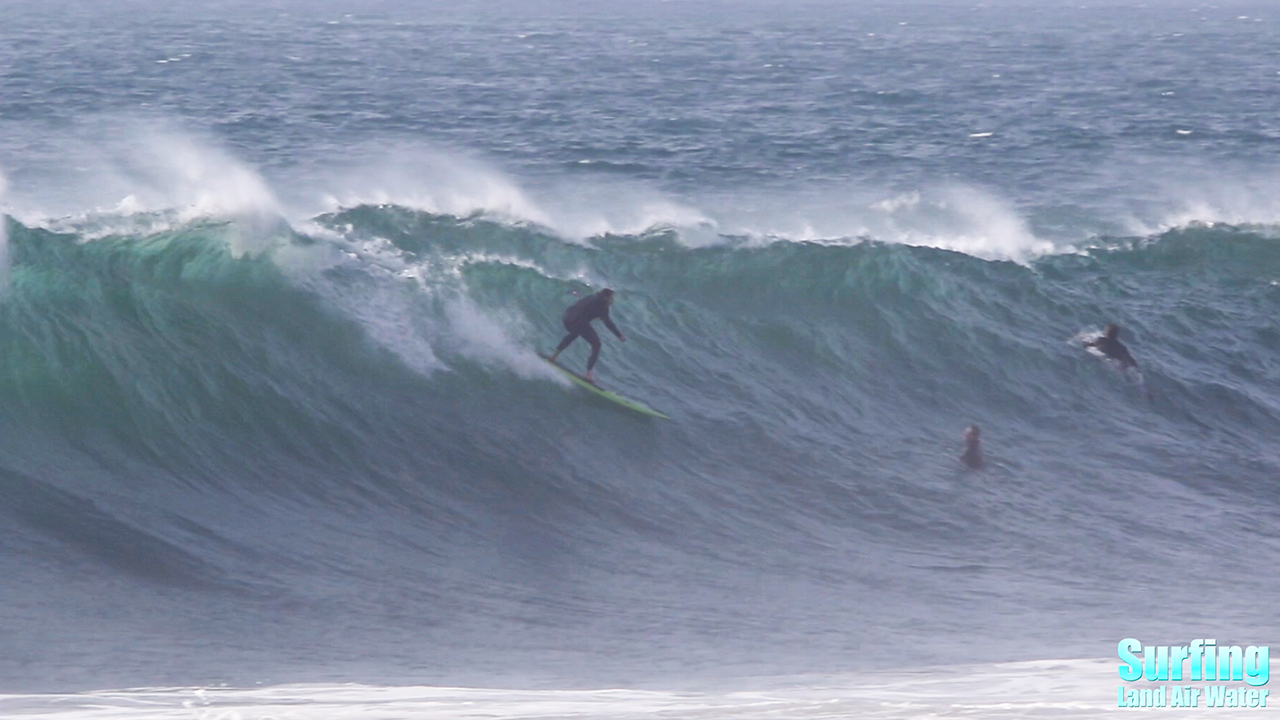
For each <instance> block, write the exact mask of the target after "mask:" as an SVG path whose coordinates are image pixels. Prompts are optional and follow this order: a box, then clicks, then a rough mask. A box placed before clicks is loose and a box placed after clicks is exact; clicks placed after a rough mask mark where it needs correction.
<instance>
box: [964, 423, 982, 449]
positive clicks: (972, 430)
mask: <svg viewBox="0 0 1280 720" xmlns="http://www.w3.org/2000/svg"><path fill="white" fill-rule="evenodd" d="M981 438H982V430H981V429H980V428H979V427H978V426H977V425H970V426H969V427H968V428H967V429H966V430H965V431H964V440H965V442H967V443H969V444H970V445H972V444H974V443H976V442H977V441H978V440H980V439H981Z"/></svg>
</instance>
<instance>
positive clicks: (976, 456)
mask: <svg viewBox="0 0 1280 720" xmlns="http://www.w3.org/2000/svg"><path fill="white" fill-rule="evenodd" d="M960 462H962V463H964V464H965V465H968V466H969V468H970V469H972V470H981V469H982V466H983V465H986V464H987V461H986V460H985V459H984V458H983V457H982V430H980V429H979V428H978V426H977V425H970V426H969V427H968V429H966V430H965V431H964V454H962V455H961V456H960Z"/></svg>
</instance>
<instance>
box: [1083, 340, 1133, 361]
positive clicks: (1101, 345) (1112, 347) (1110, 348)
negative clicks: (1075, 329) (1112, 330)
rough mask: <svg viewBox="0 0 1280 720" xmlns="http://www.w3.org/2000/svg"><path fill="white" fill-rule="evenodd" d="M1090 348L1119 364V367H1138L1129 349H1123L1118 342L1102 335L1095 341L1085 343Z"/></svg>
mask: <svg viewBox="0 0 1280 720" xmlns="http://www.w3.org/2000/svg"><path fill="white" fill-rule="evenodd" d="M1087 344H1088V345H1090V346H1092V347H1096V348H1098V351H1099V352H1101V353H1102V354H1103V355H1106V356H1107V357H1109V358H1111V359H1112V360H1115V361H1116V362H1118V363H1120V367H1122V368H1127V367H1138V361H1137V360H1134V359H1133V356H1132V355H1130V354H1129V348H1127V347H1125V346H1124V345H1123V344H1122V343H1121V342H1120V341H1119V340H1117V339H1115V338H1110V337H1107V336H1106V335H1103V336H1102V337H1100V338H1098V339H1097V340H1091V341H1089V342H1088V343H1087Z"/></svg>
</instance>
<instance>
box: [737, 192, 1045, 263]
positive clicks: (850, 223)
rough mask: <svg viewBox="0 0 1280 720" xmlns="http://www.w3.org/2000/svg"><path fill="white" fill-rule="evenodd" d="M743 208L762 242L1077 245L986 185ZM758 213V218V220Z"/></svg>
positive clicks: (745, 229)
mask: <svg viewBox="0 0 1280 720" xmlns="http://www.w3.org/2000/svg"><path fill="white" fill-rule="evenodd" d="M753 205H754V206H755V208H756V209H755V210H754V211H748V212H743V211H735V212H733V214H734V215H737V216H740V217H743V218H744V220H745V223H746V224H745V225H744V226H742V227H741V228H740V229H737V228H733V227H732V226H730V225H729V224H728V223H727V222H723V223H721V225H722V226H724V227H726V228H728V229H727V233H728V234H730V235H734V234H742V235H746V236H748V237H752V238H755V239H756V240H757V241H758V242H777V241H795V242H816V243H824V244H851V243H859V242H864V241H866V240H877V241H881V242H887V243H896V244H902V245H913V246H922V247H934V248H939V249H945V250H954V251H956V252H962V253H965V254H968V255H974V256H976V257H980V258H983V259H988V260H1012V261H1015V262H1022V263H1025V262H1028V261H1030V260H1032V259H1034V258H1035V257H1038V256H1041V255H1045V254H1050V253H1055V252H1064V251H1069V250H1070V248H1066V247H1059V246H1057V245H1055V244H1054V243H1052V242H1050V241H1048V240H1044V239H1041V238H1038V237H1036V235H1035V234H1034V233H1033V232H1032V231H1031V229H1030V227H1029V226H1028V224H1027V222H1026V220H1024V219H1023V218H1022V217H1021V216H1020V215H1019V214H1018V212H1017V211H1016V210H1015V209H1014V208H1013V206H1012V205H1011V204H1010V203H1009V202H1007V201H1005V200H1003V199H1001V198H999V197H998V196H996V195H994V194H992V193H991V192H989V191H986V190H982V189H979V188H974V187H969V186H964V185H950V186H946V187H940V188H929V189H921V190H913V191H910V192H903V193H898V194H895V195H891V196H888V197H880V198H876V199H871V198H867V197H858V196H856V195H855V196H854V197H852V198H839V197H830V196H828V197H812V196H811V197H804V198H795V197H784V198H772V199H768V200H765V201H759V202H755V203H753ZM753 217H756V218H757V219H756V220H754V221H753V219H752V218H753Z"/></svg>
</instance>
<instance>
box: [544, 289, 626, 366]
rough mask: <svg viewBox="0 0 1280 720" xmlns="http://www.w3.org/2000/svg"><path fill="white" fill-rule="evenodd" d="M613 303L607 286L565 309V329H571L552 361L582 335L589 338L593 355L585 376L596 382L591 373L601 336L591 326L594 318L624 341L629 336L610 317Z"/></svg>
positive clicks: (597, 355) (598, 354)
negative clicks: (610, 308) (602, 322)
mask: <svg viewBox="0 0 1280 720" xmlns="http://www.w3.org/2000/svg"><path fill="white" fill-rule="evenodd" d="M612 304H613V291H612V290H610V289H609V288H605V289H603V290H601V291H600V292H598V293H596V294H594V295H588V296H586V297H584V298H582V299H581V300H579V301H578V302H576V303H574V304H572V305H570V306H569V307H568V309H566V310H565V311H564V318H563V320H564V329H565V330H568V331H569V334H568V335H565V336H564V339H563V340H561V341H560V345H559V346H558V347H556V351H555V352H553V353H551V362H555V361H556V358H557V357H559V356H560V353H561V352H564V349H565V348H567V347H569V344H570V343H572V342H573V341H574V340H577V339H578V338H579V337H580V336H581V337H584V338H586V339H587V342H589V343H591V357H590V358H589V359H588V360H587V374H586V375H584V376H583V377H585V378H586V380H587V382H595V378H594V377H593V376H592V374H591V370H592V368H594V367H595V366H596V359H597V358H599V357H600V336H599V335H597V334H596V330H595V328H593V327H591V321H592V320H603V321H604V326H605V327H607V328H609V330H610V331H611V332H612V333H613V334H614V335H617V336H618V339H619V340H621V341H622V342H626V341H627V338H626V336H625V335H623V334H622V333H621V332H620V331H619V330H618V326H617V325H614V324H613V321H612V320H610V319H609V306H610V305H612Z"/></svg>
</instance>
